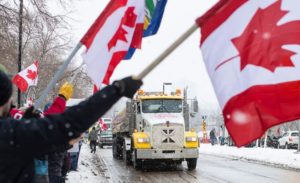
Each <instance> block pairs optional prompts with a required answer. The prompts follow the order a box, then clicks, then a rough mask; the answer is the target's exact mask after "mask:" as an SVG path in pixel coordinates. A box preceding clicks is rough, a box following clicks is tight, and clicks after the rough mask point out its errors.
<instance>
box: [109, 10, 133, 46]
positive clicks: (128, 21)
mask: <svg viewBox="0 0 300 183" xmlns="http://www.w3.org/2000/svg"><path fill="white" fill-rule="evenodd" d="M136 19H137V15H136V14H135V13H134V7H129V8H128V9H127V10H126V12H125V14H124V16H123V18H122V21H121V23H120V25H119V28H118V29H117V31H116V33H115V35H114V36H113V37H112V38H111V40H110V41H109V42H108V45H107V46H108V50H110V49H111V48H112V47H114V46H116V45H117V42H118V40H121V41H124V42H128V40H127V38H126V34H127V33H128V32H127V31H126V30H125V29H124V28H123V26H124V25H125V26H127V27H131V28H133V27H134V26H135V22H136Z"/></svg>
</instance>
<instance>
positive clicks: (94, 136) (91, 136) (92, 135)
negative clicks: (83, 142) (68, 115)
mask: <svg viewBox="0 0 300 183" xmlns="http://www.w3.org/2000/svg"><path fill="white" fill-rule="evenodd" d="M97 140H98V130H92V131H91V132H90V134H89V141H97Z"/></svg>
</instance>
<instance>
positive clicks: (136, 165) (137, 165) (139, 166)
mask: <svg viewBox="0 0 300 183" xmlns="http://www.w3.org/2000/svg"><path fill="white" fill-rule="evenodd" d="M133 152H134V153H133V161H132V163H133V168H134V169H136V170H141V169H142V161H141V160H139V159H137V158H136V150H134V151H133Z"/></svg>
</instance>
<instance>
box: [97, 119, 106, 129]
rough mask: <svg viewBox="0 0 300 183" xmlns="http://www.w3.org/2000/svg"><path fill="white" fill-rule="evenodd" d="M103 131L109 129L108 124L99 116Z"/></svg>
mask: <svg viewBox="0 0 300 183" xmlns="http://www.w3.org/2000/svg"><path fill="white" fill-rule="evenodd" d="M98 122H99V125H100V128H101V131H106V130H107V129H108V127H107V125H106V124H105V123H104V121H103V120H102V118H99V120H98Z"/></svg>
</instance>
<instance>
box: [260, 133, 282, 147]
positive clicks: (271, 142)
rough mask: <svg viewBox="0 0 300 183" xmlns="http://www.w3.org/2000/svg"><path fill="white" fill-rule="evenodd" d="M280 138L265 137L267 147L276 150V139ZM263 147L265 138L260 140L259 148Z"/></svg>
mask: <svg viewBox="0 0 300 183" xmlns="http://www.w3.org/2000/svg"><path fill="white" fill-rule="evenodd" d="M279 138H281V136H280V137H276V136H273V135H272V136H270V135H268V137H267V147H272V148H278V144H279V142H278V139H279ZM264 145H265V138H262V139H261V146H264Z"/></svg>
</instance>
